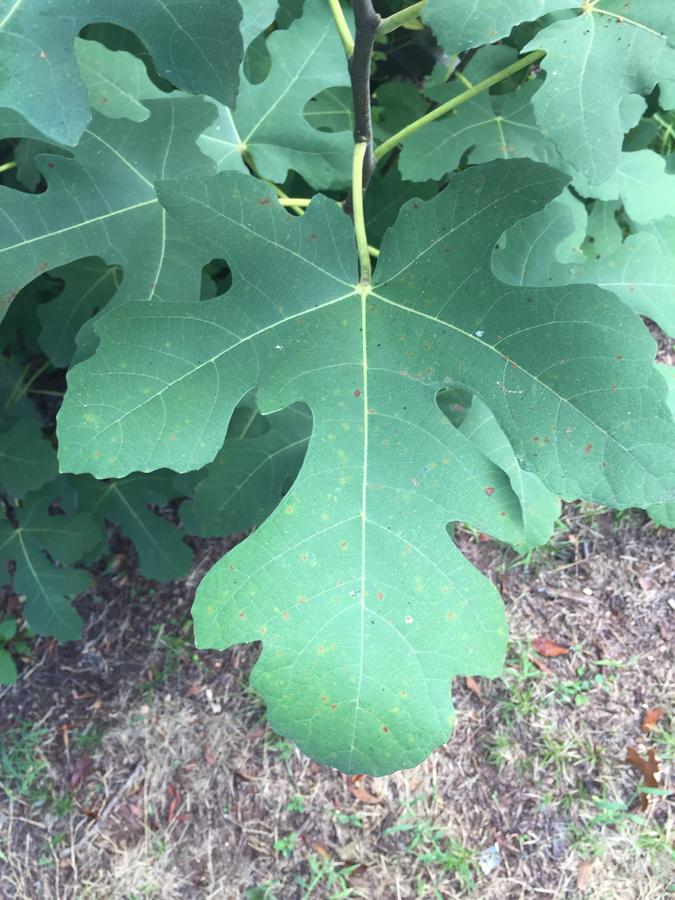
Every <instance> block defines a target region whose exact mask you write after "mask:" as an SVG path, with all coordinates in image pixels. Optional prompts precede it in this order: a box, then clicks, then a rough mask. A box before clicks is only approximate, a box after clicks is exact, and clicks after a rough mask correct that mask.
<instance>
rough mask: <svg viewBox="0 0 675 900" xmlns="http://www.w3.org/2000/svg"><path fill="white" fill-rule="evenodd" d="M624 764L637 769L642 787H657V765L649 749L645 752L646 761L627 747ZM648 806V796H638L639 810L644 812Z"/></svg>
mask: <svg viewBox="0 0 675 900" xmlns="http://www.w3.org/2000/svg"><path fill="white" fill-rule="evenodd" d="M626 762H627V763H628V764H629V765H631V766H633V768H635V769H637V770H638V772H639V773H640V774H641V775H642V786H643V787H648V788H658V787H659V782H658V780H657V778H656V776H657V775H658V773H659V763H658V760H657V758H656V754H655V753H654V751H653V750H652V748H651V747H650V748H649V749H648V750H647V759H645V758H644V757H642V756H640V754H639V753H638V751H637V750H636V748H635V747H629V748H628V750H627V751H626ZM648 805H649V796H648V795H647V794H640V809H641V810H642V811H643V812H644V811H645V810H646V809H647V806H648Z"/></svg>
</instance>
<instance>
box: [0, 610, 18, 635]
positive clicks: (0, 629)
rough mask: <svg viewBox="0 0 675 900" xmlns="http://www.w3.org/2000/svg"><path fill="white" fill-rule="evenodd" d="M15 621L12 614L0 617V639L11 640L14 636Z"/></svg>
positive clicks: (15, 629)
mask: <svg viewBox="0 0 675 900" xmlns="http://www.w3.org/2000/svg"><path fill="white" fill-rule="evenodd" d="M16 631H17V622H16V619H15V618H14V617H13V616H5V618H4V619H0V641H11V640H12V638H14V637H15V636H16Z"/></svg>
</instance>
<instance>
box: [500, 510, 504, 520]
mask: <svg viewBox="0 0 675 900" xmlns="http://www.w3.org/2000/svg"><path fill="white" fill-rule="evenodd" d="M499 515H500V516H501V517H502V519H505V518H506V513H505V512H504V511H503V510H502V512H500V513H499Z"/></svg>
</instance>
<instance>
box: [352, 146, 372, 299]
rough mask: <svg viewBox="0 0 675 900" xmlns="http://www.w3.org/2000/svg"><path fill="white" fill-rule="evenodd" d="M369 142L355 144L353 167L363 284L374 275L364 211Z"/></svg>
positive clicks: (353, 190)
mask: <svg viewBox="0 0 675 900" xmlns="http://www.w3.org/2000/svg"><path fill="white" fill-rule="evenodd" d="M368 146H369V145H368V143H367V142H366V141H359V142H358V143H356V144H354V163H353V167H352V208H353V211H354V233H355V235H356V247H357V250H358V253H359V263H360V267H361V284H369V283H370V279H371V276H372V273H373V272H372V268H371V265H370V248H369V246H368V237H367V236H366V220H365V215H364V212H363V162H364V160H365V158H366V153H367V152H368Z"/></svg>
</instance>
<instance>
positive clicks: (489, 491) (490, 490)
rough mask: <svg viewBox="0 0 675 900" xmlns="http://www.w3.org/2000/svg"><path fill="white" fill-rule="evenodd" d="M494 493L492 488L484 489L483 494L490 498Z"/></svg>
mask: <svg viewBox="0 0 675 900" xmlns="http://www.w3.org/2000/svg"><path fill="white" fill-rule="evenodd" d="M494 492H495V489H494V488H493V487H486V488H485V493H486V494H487V495H488V497H491V496H492V495H493V494H494Z"/></svg>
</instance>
